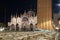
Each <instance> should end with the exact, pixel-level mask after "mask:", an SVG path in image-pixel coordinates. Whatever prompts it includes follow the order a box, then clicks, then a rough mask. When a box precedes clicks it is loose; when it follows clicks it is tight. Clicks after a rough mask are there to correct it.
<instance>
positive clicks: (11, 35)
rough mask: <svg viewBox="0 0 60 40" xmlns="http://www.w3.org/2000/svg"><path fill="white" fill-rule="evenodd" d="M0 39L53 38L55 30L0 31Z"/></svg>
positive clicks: (28, 39)
mask: <svg viewBox="0 0 60 40" xmlns="http://www.w3.org/2000/svg"><path fill="white" fill-rule="evenodd" d="M0 40H55V32H40V31H34V32H1V33H0Z"/></svg>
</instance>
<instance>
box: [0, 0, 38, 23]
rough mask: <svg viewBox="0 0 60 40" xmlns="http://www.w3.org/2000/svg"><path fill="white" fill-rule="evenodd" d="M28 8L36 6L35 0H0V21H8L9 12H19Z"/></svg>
mask: <svg viewBox="0 0 60 40" xmlns="http://www.w3.org/2000/svg"><path fill="white" fill-rule="evenodd" d="M30 8H32V9H36V8H37V0H0V22H4V21H5V22H8V21H9V20H10V15H11V13H12V14H16V12H17V14H20V13H23V11H24V10H27V9H30ZM17 10H18V11H17Z"/></svg>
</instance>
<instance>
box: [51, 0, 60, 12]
mask: <svg viewBox="0 0 60 40" xmlns="http://www.w3.org/2000/svg"><path fill="white" fill-rule="evenodd" d="M56 4H59V0H52V12H53V13H58V12H59V10H60V8H59V7H58V6H57V5H56Z"/></svg>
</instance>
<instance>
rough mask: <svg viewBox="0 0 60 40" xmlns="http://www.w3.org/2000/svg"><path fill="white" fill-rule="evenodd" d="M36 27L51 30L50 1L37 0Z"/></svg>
mask: <svg viewBox="0 0 60 40" xmlns="http://www.w3.org/2000/svg"><path fill="white" fill-rule="evenodd" d="M37 19H38V20H37V21H38V24H37V27H38V28H40V29H47V30H53V27H52V0H37Z"/></svg>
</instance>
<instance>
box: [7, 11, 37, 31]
mask: <svg viewBox="0 0 60 40" xmlns="http://www.w3.org/2000/svg"><path fill="white" fill-rule="evenodd" d="M8 26H9V30H10V31H11V30H15V31H16V30H18V31H33V30H35V29H36V27H37V16H36V13H35V12H34V11H31V10H30V11H28V12H26V11H24V13H23V14H20V15H17V14H16V15H15V16H13V15H11V21H10V22H8Z"/></svg>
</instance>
